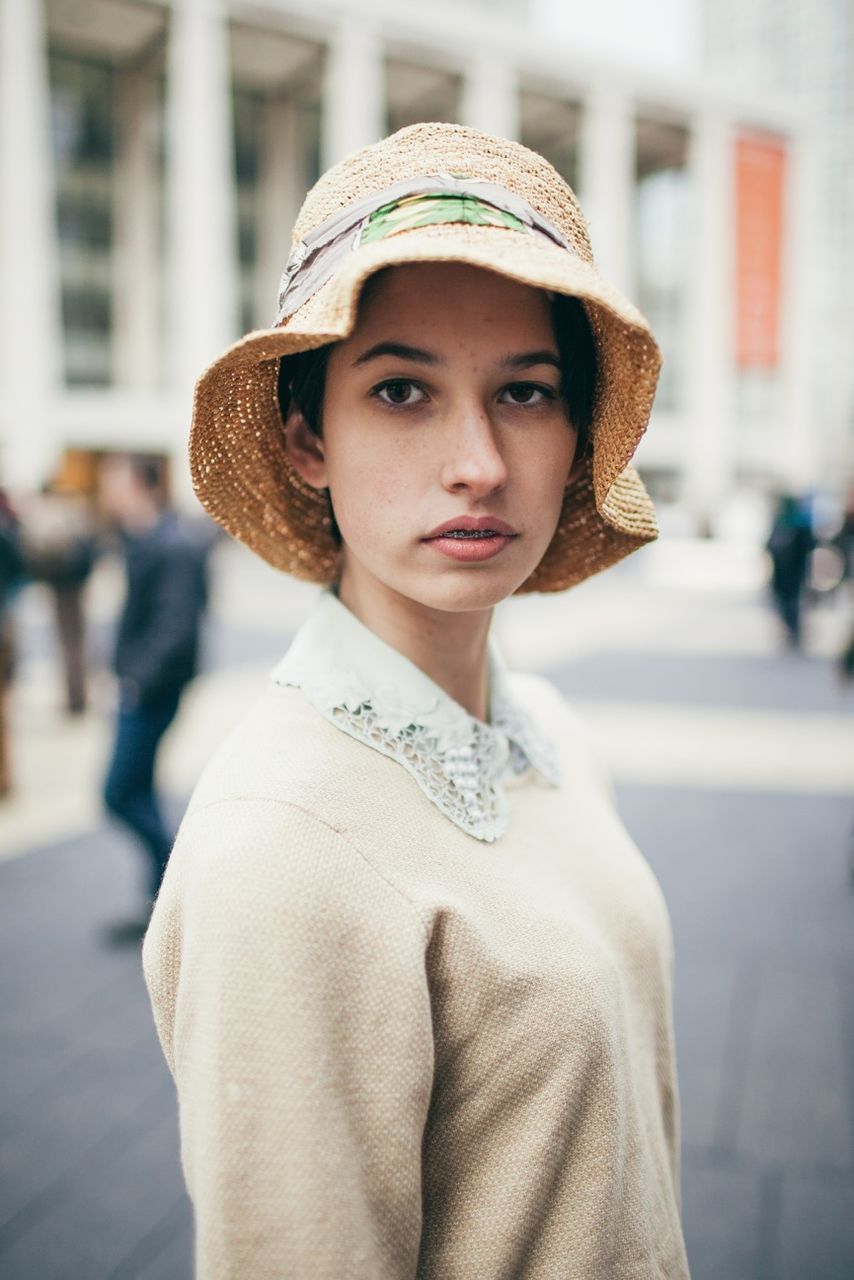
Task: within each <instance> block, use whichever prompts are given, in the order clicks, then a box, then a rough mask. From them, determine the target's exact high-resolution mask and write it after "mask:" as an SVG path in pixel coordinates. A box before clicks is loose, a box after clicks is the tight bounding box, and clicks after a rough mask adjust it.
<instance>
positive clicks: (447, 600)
mask: <svg viewBox="0 0 854 1280" xmlns="http://www.w3.org/2000/svg"><path fill="white" fill-rule="evenodd" d="M528 576H529V575H528V574H527V573H526V574H525V575H524V577H520V576H519V574H518V573H515V574H511V573H489V572H487V573H484V572H481V571H480V570H474V571H472V568H470V567H468V568H466V569H462V568H461V569H459V570H457V571H455V572H453V573H444V574H441V575H440V576H438V577H433V576H432V575H429V576H427V575H425V576H424V577H421V575H419V580H418V581H417V582H415V583H411V584H409V585H408V589H406V590H404V591H403V592H402V594H404V595H409V596H410V597H411V598H413V599H416V600H417V601H418V603H419V604H421V605H424V606H425V607H426V608H429V609H438V610H441V611H443V612H445V613H475V612H479V611H481V610H483V609H494V608H495V606H496V605H499V604H501V602H502V600H506V599H507V597H508V596H512V595H513V592H514V591H517V590H518V589H519V587H521V585H522V583H523V582H524V581H525V579H526V578H527V577H528Z"/></svg>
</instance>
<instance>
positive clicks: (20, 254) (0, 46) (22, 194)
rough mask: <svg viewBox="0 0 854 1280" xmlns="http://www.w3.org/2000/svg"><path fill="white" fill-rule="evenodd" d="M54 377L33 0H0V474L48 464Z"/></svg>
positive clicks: (47, 148) (53, 453)
mask: <svg viewBox="0 0 854 1280" xmlns="http://www.w3.org/2000/svg"><path fill="white" fill-rule="evenodd" d="M61 378H62V319H61V302H60V285H59V253H58V244H57V234H56V207H55V196H54V184H53V156H52V152H51V140H50V83H49V79H48V67H47V51H46V39H45V31H44V24H43V12H42V5H41V3H40V0H39V2H37V0H0V406H2V408H0V414H2V431H0V440H3V441H5V442H6V444H5V447H3V448H2V454H0V483H2V484H4V485H8V486H9V488H12V489H16V488H17V489H28V488H34V487H36V486H37V485H38V484H39V483H40V482H41V481H43V480H45V479H46V478H47V477H48V475H49V473H50V471H51V470H52V469H53V467H54V466H55V464H56V461H57V454H58V451H59V440H58V438H57V436H56V430H55V425H54V424H55V422H56V413H55V405H54V404H53V401H54V399H55V396H56V394H57V392H58V390H59V387H60V384H61Z"/></svg>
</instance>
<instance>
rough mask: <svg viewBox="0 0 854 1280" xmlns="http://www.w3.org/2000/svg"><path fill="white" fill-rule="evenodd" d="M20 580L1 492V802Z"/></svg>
mask: <svg viewBox="0 0 854 1280" xmlns="http://www.w3.org/2000/svg"><path fill="white" fill-rule="evenodd" d="M23 578H24V559H23V555H22V553H21V538H20V523H19V520H18V516H17V515H16V513H15V510H14V508H13V507H12V504H11V502H10V501H9V498H8V496H7V494H6V492H5V491H4V490H3V489H0V800H2V799H4V797H6V796H8V795H9V793H10V791H11V790H12V766H11V760H10V755H11V753H10V748H9V687H10V685H11V683H12V671H13V668H14V665H15V639H14V633H13V627H12V609H11V604H12V596H13V594H14V592H15V590H16V588H17V587H18V586H19V585H20V583H21V582H22V581H23Z"/></svg>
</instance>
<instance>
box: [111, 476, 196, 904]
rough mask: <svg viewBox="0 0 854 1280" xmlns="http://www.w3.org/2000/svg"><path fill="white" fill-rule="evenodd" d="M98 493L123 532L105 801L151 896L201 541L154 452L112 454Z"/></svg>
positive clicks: (192, 645)
mask: <svg viewBox="0 0 854 1280" xmlns="http://www.w3.org/2000/svg"><path fill="white" fill-rule="evenodd" d="M100 496H101V506H102V510H103V511H104V514H105V515H107V516H108V517H111V518H113V519H114V520H116V521H117V523H118V524H119V527H120V529H121V531H122V537H123V542H124V554H125V565H126V571H127V596H126V599H125V603H124V607H123V609H122V613H121V617H120V619H119V623H118V630H117V635H116V645H115V653H114V662H113V665H114V669H115V673H116V676H117V678H118V685H119V704H118V716H117V724H116V737H115V743H114V747H113V754H112V759H111V761H110V765H109V769H108V772H107V777H106V781H105V783H104V802H105V804H106V807H107V809H108V810H109V812H110V813H112V814H113V815H114V816H115V817H116V818H118V819H119V820H120V821H121V822H122V823H124V825H125V826H127V827H128V828H129V829H130V830H131V831H132V832H133V833H134V834H135V835H136V836H137V837H138V839H139V841H140V843H141V844H142V847H143V848H144V850H145V852H146V854H147V856H148V862H149V866H148V893H147V897H148V901H149V903H151V902H153V900H154V897H155V895H156V893H157V890H158V888H159V886H160V880H161V877H162V875H163V871H164V868H165V866H166V862H167V859H168V857H169V852H170V849H171V846H172V835H171V833H170V831H169V830H168V828H167V825H166V823H165V821H164V818H163V813H162V810H161V806H160V804H159V802H158V799H157V795H156V793H155V789H154V769H155V760H156V756H157V749H158V747H159V745H160V741H161V739H162V737H163V735H164V733H165V732H166V730H167V728H168V727H169V725H170V724H171V723H172V720H173V719H174V717H175V713H176V712H177V710H178V704H179V702H180V699H181V694H182V692H183V690H184V688H185V687H186V685H187V684H188V683H189V681H190V680H191V679H192V678H193V676H194V675H195V673H196V669H197V665H198V649H199V629H200V622H201V618H202V614H203V612H204V609H205V605H206V602H207V575H206V549H205V547H204V546H203V545H202V543H201V541H200V540H199V539H198V538H196V537H195V536H194V535H193V534H192V533H191V532H190V531H189V530H188V529H187V527H186V526H185V524H184V523H183V522H182V521H181V520H180V519H179V518H178V516H177V514H176V513H175V512H174V511H171V510H170V509H169V508H168V507H167V506H166V505H165V502H164V497H163V490H162V484H161V474H160V468H159V465H158V463H157V461H156V460H153V459H148V458H145V457H141V456H137V455H127V456H125V455H122V456H115V457H113V458H110V459H109V460H108V461H107V462H105V463H104V464H103V466H102V468H101V475H100Z"/></svg>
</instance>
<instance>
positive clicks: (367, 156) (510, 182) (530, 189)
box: [293, 123, 593, 263]
mask: <svg viewBox="0 0 854 1280" xmlns="http://www.w3.org/2000/svg"><path fill="white" fill-rule="evenodd" d="M431 173H450V174H454V175H455V176H460V177H470V178H478V179H480V180H481V181H484V182H493V183H497V184H498V185H500V186H504V187H506V188H507V189H508V190H510V191H512V192H513V193H514V194H516V195H518V196H520V197H521V198H522V199H523V200H525V201H526V202H527V203H528V204H529V205H531V207H532V208H533V209H535V210H536V211H537V212H538V213H539V214H541V215H542V216H543V217H545V218H547V219H548V221H549V222H551V223H552V224H553V225H554V226H555V227H556V228H557V229H558V231H560V232H561V233H562V234H563V235H564V236H565V237H566V239H567V240H568V241H569V243H570V244H571V245H572V247H573V249H574V250H575V252H576V253H577V254H578V255H579V257H581V258H582V259H583V260H584V261H585V262H589V263H592V262H593V254H592V251H591V248H590V236H589V234H588V231H587V224H586V222H585V220H584V215H583V213H582V212H581V209H580V207H579V204H578V201H577V200H576V198H575V195H574V193H573V191H572V188H571V187H570V186H569V185H568V183H566V182H565V181H564V180H563V178H562V177H561V176H560V174H559V173H558V172H557V170H556V169H554V168H553V167H552V166H551V165H550V164H549V162H548V161H547V160H544V159H543V157H542V156H540V155H537V153H536V152H535V151H530V150H529V149H528V148H527V147H523V146H522V145H521V144H520V143H518V142H510V141H509V140H508V139H506V138H497V137H493V136H492V135H490V134H488V133H481V132H480V131H479V130H477V129H468V128H465V127H464V126H462V125H456V124H441V123H435V124H413V125H409V126H407V128H405V129H400V130H398V132H397V133H393V134H392V135H391V136H390V137H388V138H384V139H383V140H382V142H377V143H374V144H373V145H372V146H369V147H363V148H362V149H361V150H360V151H355V152H353V154H352V155H349V156H347V157H346V159H344V160H342V161H340V163H339V164H336V165H334V166H333V168H331V169H329V170H328V171H327V172H326V173H325V174H324V175H323V176H322V177H321V178H320V179H319V180H318V181H317V182H316V183H315V185H314V186H313V187H312V189H311V191H309V193H308V195H307V196H306V198H305V202H304V203H303V206H302V209H301V210H300V213H299V217H298V218H297V221H296V226H295V227H294V236H293V239H294V243H295V244H296V243H298V242H299V241H300V240H302V239H303V238H304V237H305V236H307V235H308V234H309V233H310V232H311V231H313V230H314V229H315V227H318V226H321V225H322V224H323V223H324V222H326V221H327V220H328V219H330V218H332V217H334V216H335V215H336V214H338V213H340V212H341V211H342V210H344V209H346V207H347V206H348V205H349V204H352V203H354V202H355V201H357V200H364V199H365V198H366V197H368V196H370V195H371V193H372V192H374V191H375V192H377V194H379V193H380V192H382V191H384V190H385V189H386V188H387V187H389V186H391V185H392V184H393V183H396V182H400V181H403V180H406V179H412V178H419V177H424V176H426V175H428V174H431Z"/></svg>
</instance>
